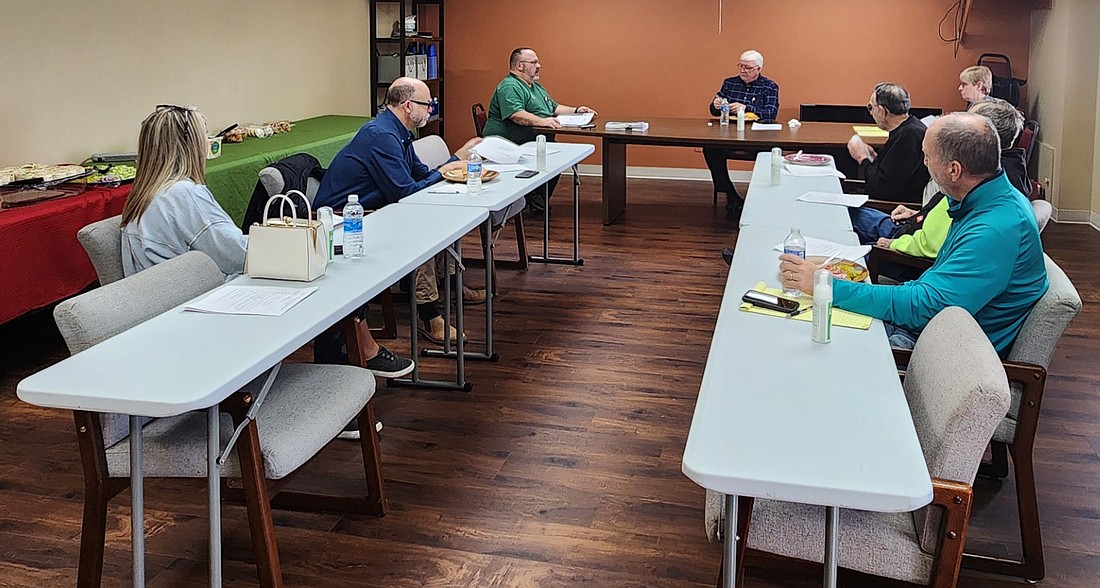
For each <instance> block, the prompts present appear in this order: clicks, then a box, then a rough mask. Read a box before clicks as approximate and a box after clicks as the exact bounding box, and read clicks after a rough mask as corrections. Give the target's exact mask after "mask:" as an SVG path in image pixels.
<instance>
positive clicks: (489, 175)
mask: <svg viewBox="0 0 1100 588" xmlns="http://www.w3.org/2000/svg"><path fill="white" fill-rule="evenodd" d="M442 175H443V179H444V180H447V181H448V182H456V183H459V184H465V183H466V169H465V168H460V169H452V170H448V171H445V172H443V174H442ZM499 175H500V172H498V171H493V170H491V169H487V170H483V171H482V172H481V181H482V182H483V183H484V182H491V181H493V180H495V179H496V178H497V176H499Z"/></svg>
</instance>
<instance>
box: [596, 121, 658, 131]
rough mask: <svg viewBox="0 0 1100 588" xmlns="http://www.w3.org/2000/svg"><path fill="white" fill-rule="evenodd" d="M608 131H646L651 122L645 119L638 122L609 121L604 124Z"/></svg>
mask: <svg viewBox="0 0 1100 588" xmlns="http://www.w3.org/2000/svg"><path fill="white" fill-rule="evenodd" d="M603 128H604V129H605V130H608V131H639V132H644V131H648V130H649V123H647V122H645V121H638V122H608V123H607V124H605V125H604V126H603Z"/></svg>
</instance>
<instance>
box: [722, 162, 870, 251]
mask: <svg viewBox="0 0 1100 588" xmlns="http://www.w3.org/2000/svg"><path fill="white" fill-rule="evenodd" d="M771 161H772V154H771V153H759V154H757V156H756V164H755V165H754V166H753V168H752V180H750V181H749V192H748V194H746V196H745V207H744V209H743V210H742V211H741V223H740V225H741V226H742V227H744V226H746V225H762V226H768V227H786V228H787V229H788V230H789V229H790V228H791V227H798V228H800V229H802V231H803V233H805V232H806V231H808V230H811V229H824V230H836V231H850V230H852V219H851V218H850V217H849V216H848V210H847V209H846V208H845V207H843V206H834V205H830V204H818V203H814V202H802V201H800V200H798V197H799V196H801V195H802V194H804V193H806V192H833V193H838V194H839V193H840V192H841V189H840V180H839V179H837V178H836V177H829V176H816V177H799V176H791V175H788V174H786V173H784V174H782V176H781V177H780V180H779V185H778V186H772V185H771ZM829 169H836V168H835V167H834V166H833V164H832V163H830V164H829Z"/></svg>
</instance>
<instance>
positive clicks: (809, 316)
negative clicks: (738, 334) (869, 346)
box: [741, 282, 871, 331]
mask: <svg viewBox="0 0 1100 588" xmlns="http://www.w3.org/2000/svg"><path fill="white" fill-rule="evenodd" d="M753 289H754V290H757V291H759V292H764V293H766V294H771V295H773V296H783V291H782V290H780V289H778V288H768V287H766V286H765V285H764V282H760V283H758V284H756V287H755V288H753ZM813 304H814V301H813V298H811V297H809V296H807V295H805V294H803V295H802V296H799V297H798V307H799V308H805V309H806V310H803V311H802V312H801V313H799V314H798V316H794V317H787V315H786V313H782V312H779V311H776V310H768V309H766V308H760V307H759V306H753V305H751V304H749V303H748V302H742V303H741V310H744V311H745V312H755V313H756V314H765V315H768V316H776V317H781V318H790V319H791V320H796V321H803V322H807V323H808V322H811V321H813V320H814V311H813ZM833 326H836V327H848V328H849V329H862V330H864V331H866V330H867V329H870V328H871V317H869V316H864V315H862V314H856V313H854V312H848V311H847V310H841V309H839V308H835V307H834V308H833Z"/></svg>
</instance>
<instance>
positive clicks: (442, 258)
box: [416, 252, 455, 304]
mask: <svg viewBox="0 0 1100 588" xmlns="http://www.w3.org/2000/svg"><path fill="white" fill-rule="evenodd" d="M444 265H446V268H447V270H445V269H444ZM448 270H449V271H448ZM454 270H455V265H454V260H451V259H450V256H449V255H447V253H446V252H444V253H440V254H438V255H436V256H435V257H434V258H432V259H430V260H428V261H427V262H425V263H424V265H422V266H420V267H418V268H416V303H417V304H426V303H428V302H435V301H436V300H439V278H438V276H439V275H440V274H443V273H444V271H446V272H447V274H448V275H450V274H453V273H454ZM452 295H453V294H452Z"/></svg>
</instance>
